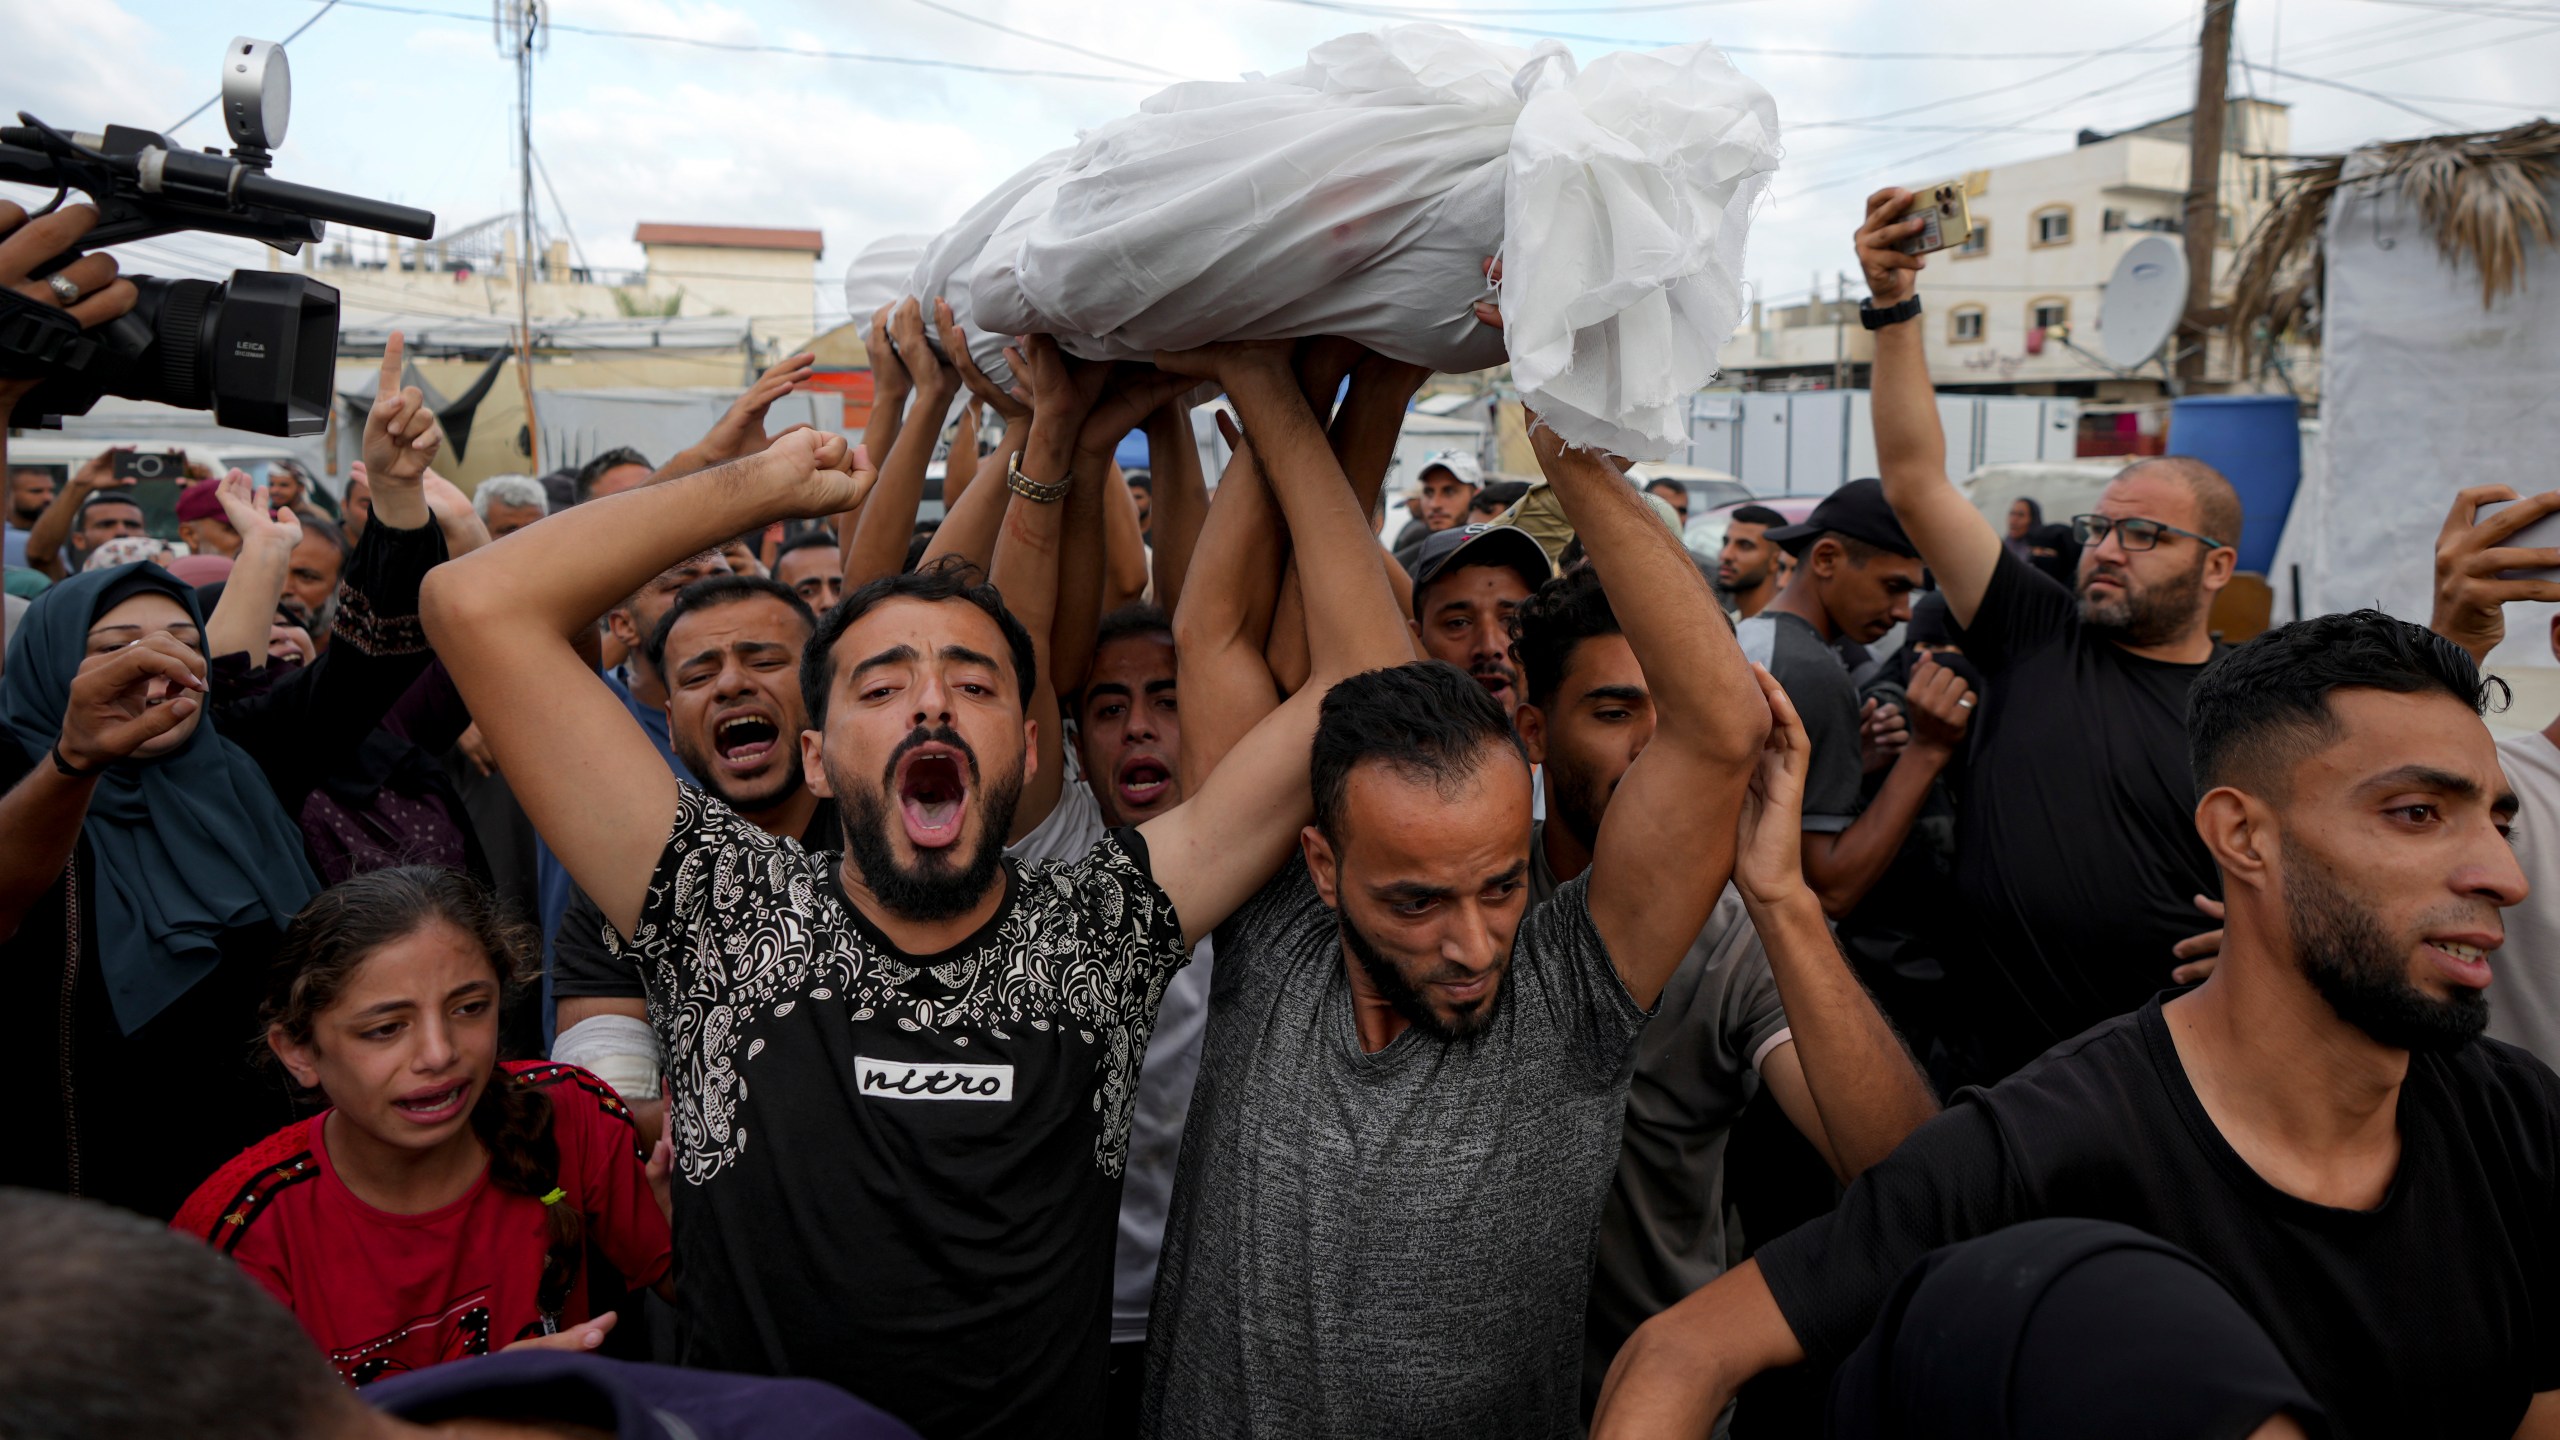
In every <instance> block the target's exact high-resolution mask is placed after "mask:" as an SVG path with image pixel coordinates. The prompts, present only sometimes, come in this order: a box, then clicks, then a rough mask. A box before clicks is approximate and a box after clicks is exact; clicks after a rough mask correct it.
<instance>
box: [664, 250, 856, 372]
mask: <svg viewBox="0 0 2560 1440" xmlns="http://www.w3.org/2000/svg"><path fill="white" fill-rule="evenodd" d="M633 238H634V239H636V240H638V241H639V242H640V249H641V251H642V252H643V253H644V254H646V255H647V256H648V257H649V262H648V268H647V269H646V270H644V271H643V272H641V284H642V286H643V288H644V289H645V290H646V291H647V292H648V293H649V294H650V295H651V296H653V297H667V298H672V299H675V300H677V301H678V303H679V305H680V308H679V309H677V310H674V311H672V312H669V313H673V314H678V315H735V316H743V317H745V318H747V319H749V320H752V321H754V322H755V330H756V334H757V335H759V336H771V337H772V338H773V340H774V341H775V342H776V345H777V347H778V348H779V349H781V350H784V351H789V350H796V349H798V348H800V347H801V346H802V345H804V344H806V343H807V342H808V340H809V338H810V337H811V336H813V335H815V334H817V333H818V261H819V259H820V258H822V257H823V256H824V255H825V253H826V239H825V237H824V236H822V235H821V234H820V233H819V232H817V231H815V230H768V229H761V228H757V227H754V226H748V225H680V224H663V223H657V222H652V221H643V222H641V225H640V229H639V233H638V234H637V235H635V236H634V237H633Z"/></svg>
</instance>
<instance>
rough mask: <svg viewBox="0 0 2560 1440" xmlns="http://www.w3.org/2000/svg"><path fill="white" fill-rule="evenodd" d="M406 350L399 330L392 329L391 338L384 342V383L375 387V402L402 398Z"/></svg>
mask: <svg viewBox="0 0 2560 1440" xmlns="http://www.w3.org/2000/svg"><path fill="white" fill-rule="evenodd" d="M406 350H407V344H406V341H405V340H404V338H403V337H402V336H401V334H400V332H399V331H397V330H394V331H392V332H391V338H390V339H389V340H387V341H385V342H383V346H382V383H381V384H379V385H377V386H375V387H374V391H373V398H374V403H375V404H377V405H379V404H381V403H382V402H383V401H385V400H397V399H398V398H400V371H401V368H402V367H401V360H402V358H403V356H404V354H405V352H406Z"/></svg>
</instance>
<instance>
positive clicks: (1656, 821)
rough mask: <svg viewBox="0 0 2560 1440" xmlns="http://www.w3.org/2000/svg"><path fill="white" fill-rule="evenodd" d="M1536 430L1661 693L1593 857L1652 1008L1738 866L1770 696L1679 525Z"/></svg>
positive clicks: (1601, 919)
mask: <svg viewBox="0 0 2560 1440" xmlns="http://www.w3.org/2000/svg"><path fill="white" fill-rule="evenodd" d="M1529 434H1530V439H1531V442H1532V444H1534V445H1535V446H1536V448H1537V452H1538V468H1539V469H1540V470H1542V471H1543V472H1545V474H1546V477H1547V483H1548V484H1549V485H1550V486H1552V487H1554V490H1555V494H1556V499H1557V500H1558V501H1559V502H1561V503H1562V504H1563V506H1564V513H1565V518H1566V519H1567V520H1570V521H1571V522H1572V523H1573V530H1574V533H1575V534H1576V535H1579V536H1580V537H1582V544H1583V548H1584V549H1585V550H1586V551H1587V552H1589V554H1590V556H1591V563H1592V565H1593V566H1594V567H1596V568H1597V569H1598V570H1599V572H1600V580H1601V585H1602V587H1603V588H1604V589H1605V590H1606V591H1607V592H1608V596H1609V606H1610V609H1611V610H1613V611H1615V612H1616V614H1617V617H1618V625H1619V628H1620V629H1621V630H1622V631H1624V632H1625V634H1626V637H1627V646H1628V648H1629V649H1631V650H1633V651H1634V652H1635V657H1636V663H1637V665H1639V666H1640V667H1642V669H1643V671H1644V680H1645V688H1646V689H1648V690H1650V691H1652V692H1653V708H1654V715H1655V720H1654V728H1653V738H1652V739H1651V740H1649V741H1647V742H1646V744H1645V747H1644V753H1643V754H1641V755H1638V756H1637V757H1636V760H1635V763H1634V764H1632V765H1630V766H1628V767H1627V773H1626V775H1625V777H1624V778H1622V779H1621V780H1620V781H1619V782H1618V789H1617V793H1616V795H1615V796H1614V797H1613V798H1612V799H1611V800H1610V802H1609V810H1608V814H1607V815H1605V816H1604V817H1602V819H1601V822H1600V836H1599V839H1598V840H1597V841H1596V842H1595V843H1594V845H1593V847H1592V859H1591V918H1592V921H1593V923H1594V924H1595V925H1597V926H1598V927H1599V930H1600V938H1601V939H1602V940H1603V941H1604V942H1606V943H1607V945H1608V947H1609V958H1610V959H1611V960H1612V961H1613V962H1614V963H1615V964H1616V965H1617V967H1618V978H1619V980H1620V981H1621V982H1623V983H1624V984H1625V985H1626V987H1627V993H1628V994H1629V995H1632V996H1634V997H1635V1000H1636V1003H1638V1004H1640V1005H1644V1006H1647V1007H1650V1006H1651V1005H1652V1004H1653V1002H1654V999H1655V997H1657V996H1659V995H1660V994H1661V993H1662V987H1663V985H1664V984H1665V982H1667V981H1669V980H1670V978H1671V972H1672V970H1673V969H1675V968H1676V967H1677V966H1678V965H1679V963H1680V957H1681V956H1682V955H1685V954H1687V953H1688V949H1689V943H1690V942H1691V941H1692V940H1695V939H1696V938H1697V935H1698V927H1700V926H1702V925H1704V924H1705V923H1706V921H1707V914H1708V912H1709V911H1711V910H1713V909H1714V908H1715V903H1716V897H1717V896H1718V895H1719V894H1721V893H1723V891H1724V886H1725V881H1726V880H1727V879H1728V878H1729V877H1730V876H1731V875H1732V874H1733V855H1734V824H1735V819H1736V817H1737V816H1738V815H1739V813H1740V811H1741V808H1742V803H1743V797H1744V795H1745V794H1746V793H1747V790H1748V786H1749V782H1750V779H1751V775H1752V772H1753V770H1754V769H1755V768H1756V767H1757V766H1758V765H1759V763H1760V747H1761V741H1762V740H1763V738H1764V737H1765V736H1766V735H1767V734H1768V731H1769V707H1768V706H1767V705H1766V704H1765V703H1763V702H1762V700H1761V698H1760V687H1759V685H1758V684H1757V683H1756V682H1755V681H1754V680H1753V679H1752V677H1751V669H1750V666H1749V664H1748V662H1746V661H1745V660H1744V659H1743V658H1742V647H1741V646H1739V645H1737V644H1735V643H1734V638H1733V627H1732V626H1730V625H1727V624H1726V623H1725V622H1724V617H1723V616H1722V615H1721V614H1719V613H1718V611H1717V607H1716V600H1715V595H1714V593H1713V592H1712V591H1710V590H1709V589H1708V588H1707V581H1706V577H1705V576H1703V575H1700V574H1699V573H1698V567H1697V564H1696V563H1695V562H1694V561H1692V560H1691V559H1690V558H1689V552H1688V550H1687V548H1686V547H1684V546H1683V545H1682V544H1681V543H1680V537H1679V536H1677V535H1674V534H1672V533H1671V531H1670V529H1669V528H1668V527H1666V526H1665V525H1664V524H1663V523H1662V522H1661V521H1660V520H1657V519H1655V518H1654V514H1653V511H1652V509H1651V508H1650V507H1648V506H1647V505H1646V504H1645V502H1644V497H1643V496H1642V495H1640V494H1639V493H1637V491H1636V488H1635V487H1634V486H1633V485H1630V484H1628V483H1627V481H1626V478H1625V477H1624V476H1622V475H1620V474H1619V473H1618V471H1617V467H1615V466H1613V465H1611V464H1610V463H1609V461H1608V459H1607V458H1606V457H1604V456H1602V455H1600V454H1598V453H1597V452H1595V451H1588V450H1572V449H1568V448H1566V447H1565V445H1564V443H1563V441H1562V440H1560V439H1558V438H1557V436H1556V434H1555V432H1554V431H1552V430H1550V429H1547V428H1546V427H1545V426H1544V425H1543V424H1541V423H1540V422H1539V421H1538V420H1537V419H1536V418H1535V417H1534V416H1533V417H1531V419H1530V431H1529Z"/></svg>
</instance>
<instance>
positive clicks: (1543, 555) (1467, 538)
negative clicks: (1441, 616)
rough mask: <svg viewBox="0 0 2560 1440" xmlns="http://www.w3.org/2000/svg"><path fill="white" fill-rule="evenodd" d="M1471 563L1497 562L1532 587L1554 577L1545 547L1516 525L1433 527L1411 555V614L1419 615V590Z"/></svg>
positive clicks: (1418, 616)
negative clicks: (1419, 547) (1437, 528)
mask: <svg viewBox="0 0 2560 1440" xmlns="http://www.w3.org/2000/svg"><path fill="white" fill-rule="evenodd" d="M1470 565H1499V566H1501V567H1502V568H1504V569H1506V570H1511V571H1514V572H1516V573H1518V575H1519V576H1520V578H1521V579H1523V580H1525V581H1527V582H1528V584H1529V588H1530V589H1532V590H1535V589H1537V588H1538V587H1539V586H1541V585H1544V584H1546V583H1547V582H1548V581H1549V580H1552V579H1554V578H1555V574H1556V567H1555V566H1554V565H1553V564H1552V563H1551V562H1549V561H1548V559H1547V551H1546V547H1544V546H1542V545H1540V544H1539V543H1538V541H1537V538H1536V537H1535V536H1533V535H1531V534H1530V533H1529V532H1528V531H1526V530H1523V529H1521V528H1520V527H1518V526H1516V525H1495V524H1490V523H1487V524H1479V525H1452V526H1450V527H1449V528H1448V529H1446V530H1434V531H1433V532H1431V537H1430V538H1429V539H1427V540H1425V541H1423V542H1422V548H1421V549H1419V550H1416V551H1415V552H1414V555H1413V565H1412V572H1413V618H1414V619H1415V620H1417V621H1419V620H1420V619H1421V618H1422V592H1423V591H1425V590H1428V589H1430V588H1431V582H1432V581H1434V580H1437V579H1439V578H1440V577H1441V576H1442V575H1444V574H1447V573H1448V572H1449V571H1452V570H1462V569H1464V568H1466V567H1467V566H1470Z"/></svg>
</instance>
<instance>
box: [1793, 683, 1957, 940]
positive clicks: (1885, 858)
mask: <svg viewBox="0 0 2560 1440" xmlns="http://www.w3.org/2000/svg"><path fill="white" fill-rule="evenodd" d="M1972 690H1973V687H1972V686H1970V685H1968V684H1966V683H1965V681H1964V677H1962V676H1960V675H1958V674H1956V672H1954V671H1953V670H1949V669H1947V668H1946V667H1945V666H1943V665H1939V664H1937V663H1936V662H1935V661H1933V660H1932V659H1931V658H1930V657H1929V656H1926V655H1923V656H1921V657H1920V664H1919V665H1917V666H1915V667H1913V669H1912V672H1911V686H1910V689H1909V691H1908V692H1907V695H1908V698H1909V700H1910V702H1911V711H1910V720H1911V738H1910V741H1909V743H1907V744H1905V745H1904V746H1903V747H1902V753H1901V754H1900V755H1899V756H1897V757H1895V759H1894V762H1893V770H1892V773H1890V774H1888V775H1886V776H1885V777H1884V784H1883V785H1881V786H1879V787H1878V788H1877V790H1876V797H1875V799H1874V800H1873V801H1872V802H1870V803H1869V804H1868V806H1867V808H1866V809H1864V810H1861V811H1859V812H1858V818H1857V819H1856V820H1854V821H1852V822H1851V823H1850V825H1849V828H1847V829H1845V830H1839V831H1834V832H1831V833H1829V834H1825V833H1823V832H1820V831H1815V830H1807V831H1805V832H1804V840H1803V845H1802V850H1803V861H1804V878H1805V880H1806V881H1807V882H1808V883H1809V884H1811V885H1812V887H1813V892H1814V894H1815V896H1817V897H1818V898H1819V899H1820V900H1821V902H1822V908H1823V911H1824V913H1826V914H1828V915H1830V916H1831V917H1832V918H1833V919H1838V918H1839V917H1840V916H1843V915H1846V914H1848V913H1849V912H1850V910H1852V909H1853V908H1855V907H1856V906H1857V903H1858V902H1859V901H1860V900H1863V899H1865V898H1866V894H1867V892H1868V891H1869V890H1872V889H1874V888H1875V884H1876V882H1877V881H1878V880H1881V879H1883V878H1884V872H1885V871H1886V870H1888V869H1890V868H1892V865H1893V859H1894V857H1895V856H1896V855H1899V854H1900V853H1902V842H1903V841H1904V840H1905V839H1907V838H1909V836H1910V834H1911V826H1912V823H1913V822H1914V821H1916V820H1918V819H1919V818H1920V810H1921V807H1922V806H1924V805H1926V804H1927V803H1928V799H1929V787H1930V786H1931V785H1933V784H1935V783H1936V782H1937V779H1938V776H1939V775H1940V774H1941V773H1943V772H1944V771H1945V770H1946V768H1947V765H1948V763H1949V762H1950V761H1952V760H1953V759H1954V758H1955V753H1956V747H1957V746H1958V745H1960V744H1962V743H1963V740H1964V734H1965V730H1966V729H1967V728H1968V726H1969V725H1970V723H1971V721H1972V719H1973V694H1972Z"/></svg>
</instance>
